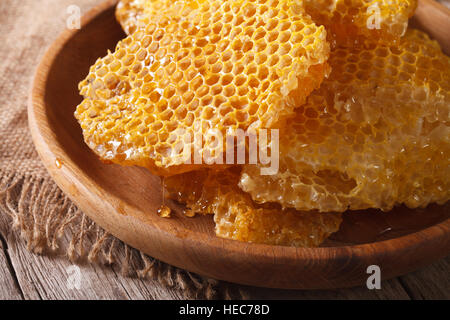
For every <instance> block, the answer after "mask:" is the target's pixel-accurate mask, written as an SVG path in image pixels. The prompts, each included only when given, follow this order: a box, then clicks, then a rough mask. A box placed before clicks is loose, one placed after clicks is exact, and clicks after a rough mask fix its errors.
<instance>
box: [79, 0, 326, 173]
mask: <svg viewBox="0 0 450 320" xmlns="http://www.w3.org/2000/svg"><path fill="white" fill-rule="evenodd" d="M194 3H196V4H197V5H194ZM175 5H176V6H177V7H176V8H177V10H174V9H173V8H172V9H171V10H169V11H170V12H171V14H167V15H165V14H164V12H165V11H164V10H162V11H161V12H160V14H159V20H158V22H153V21H152V20H149V21H148V20H147V21H146V22H145V23H143V25H144V26H145V27H143V28H140V29H138V30H137V31H135V32H134V33H133V34H132V35H131V36H129V37H128V38H126V39H125V40H123V41H121V42H119V44H118V45H117V48H116V51H115V52H113V53H108V55H107V56H106V57H104V58H102V59H99V60H98V61H97V62H96V63H95V65H94V66H92V67H91V69H90V73H89V75H88V76H87V78H86V79H85V80H84V81H82V82H81V83H80V85H79V88H80V92H81V94H82V95H83V96H84V98H85V99H84V100H83V102H82V103H81V104H80V105H79V106H78V107H77V110H76V112H75V116H76V118H77V119H78V121H79V123H80V124H81V127H82V129H83V134H84V138H85V141H86V143H87V144H88V145H89V147H90V148H91V149H93V150H94V151H95V153H96V154H97V155H98V156H99V157H100V158H101V159H103V160H106V161H110V162H114V163H118V164H122V165H139V166H144V167H147V168H149V169H150V170H152V171H153V172H154V173H157V174H160V175H171V174H176V173H180V172H184V171H189V170H192V169H193V168H198V166H194V165H191V164H186V163H193V162H195V161H194V160H195V156H198V155H200V159H201V157H202V155H204V154H205V153H204V151H208V154H209V155H212V157H213V158H214V157H215V158H219V157H220V156H221V154H215V153H214V152H215V150H216V149H215V148H216V147H217V145H218V143H217V141H214V139H212V138H211V131H213V132H214V131H216V132H219V133H221V134H222V136H226V132H228V130H233V129H242V130H246V129H249V128H251V129H258V128H271V127H275V126H279V125H280V123H281V122H282V121H283V119H285V118H287V117H288V116H292V115H293V114H294V108H295V107H297V106H299V105H301V104H303V103H304V101H305V100H306V97H307V95H308V94H309V93H310V92H311V91H312V90H313V89H315V88H317V87H319V85H320V83H321V81H322V80H323V77H324V76H325V74H327V72H328V69H329V68H328V65H327V63H326V60H327V59H328V55H329V45H328V43H327V41H326V31H325V29H324V27H317V26H316V25H315V24H314V23H313V22H312V20H311V19H310V18H309V17H308V16H305V15H302V13H301V10H300V11H299V10H297V9H298V8H297V7H296V6H291V5H290V1H287V0H283V1H264V0H260V1H250V0H245V1H244V0H240V1H238V0H227V1H218V0H217V1H212V0H210V1H192V0H191V1H189V0H183V1H180V0H179V1H176V2H174V6H175ZM175 12H176V14H175ZM145 19H148V18H147V17H146V18H144V20H145ZM198 136H200V137H199V138H198V139H197V140H196V137H198ZM200 138H201V141H200ZM213 138H214V137H213ZM196 141H197V142H196ZM198 141H200V143H198ZM194 142H195V148H194ZM225 148H226V146H225ZM186 150H188V151H191V152H188V155H190V156H191V157H190V158H189V157H187V156H186V153H185V152H184V151H186ZM192 158H194V160H192ZM197 158H198V157H197ZM215 158H214V159H213V160H215ZM189 160H191V161H189ZM197 162H199V161H197ZM200 162H202V163H204V164H205V163H208V161H207V160H203V161H200Z"/></svg>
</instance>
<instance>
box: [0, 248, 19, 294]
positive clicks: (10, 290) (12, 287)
mask: <svg viewBox="0 0 450 320" xmlns="http://www.w3.org/2000/svg"><path fill="white" fill-rule="evenodd" d="M22 299H23V296H22V292H21V290H20V287H19V285H18V284H17V283H16V280H15V278H14V270H13V269H12V268H11V266H10V265H9V261H8V259H7V248H5V247H4V245H3V243H2V241H0V300H22Z"/></svg>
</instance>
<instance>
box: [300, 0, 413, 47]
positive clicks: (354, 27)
mask: <svg viewBox="0 0 450 320" xmlns="http://www.w3.org/2000/svg"><path fill="white" fill-rule="evenodd" d="M301 2H302V4H303V6H304V9H305V11H306V12H307V13H308V14H310V15H311V17H312V18H313V20H314V21H315V22H316V23H318V24H320V25H324V26H325V27H326V29H327V31H328V39H329V41H330V42H331V44H332V45H333V46H351V47H353V46H355V45H364V44H365V43H366V42H367V40H368V41H369V42H374V41H380V42H383V43H385V44H388V43H395V42H396V41H398V40H399V39H400V37H402V36H403V35H404V34H405V32H406V30H407V27H408V19H409V18H410V17H412V16H413V14H414V11H415V10H416V7H417V0H302V1H301Z"/></svg>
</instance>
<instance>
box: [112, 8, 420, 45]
mask: <svg viewBox="0 0 450 320" xmlns="http://www.w3.org/2000/svg"><path fill="white" fill-rule="evenodd" d="M262 2H266V1H262ZM173 3H174V1H162V0H122V1H121V2H120V3H119V6H118V8H117V19H118V21H119V22H120V23H121V25H122V27H123V29H124V30H125V32H127V34H131V33H132V32H134V30H136V28H137V26H138V25H139V18H142V17H144V16H148V17H151V19H157V18H158V13H159V12H160V11H161V10H165V9H167V8H169V7H171V6H172V5H173ZM293 5H297V6H300V7H302V9H304V10H305V12H306V13H307V14H309V15H310V16H311V17H312V18H313V20H314V22H316V23H317V24H320V25H324V26H325V27H326V29H327V31H328V39H329V41H330V42H331V43H332V44H333V46H355V45H359V44H362V45H363V44H365V43H366V42H367V40H369V42H374V41H380V42H384V43H386V44H387V43H393V42H396V41H398V40H399V39H400V37H402V36H403V35H404V34H405V32H406V29H407V27H408V19H409V18H410V17H412V16H413V14H414V11H415V9H416V7H417V0H297V1H295V2H294V4H293Z"/></svg>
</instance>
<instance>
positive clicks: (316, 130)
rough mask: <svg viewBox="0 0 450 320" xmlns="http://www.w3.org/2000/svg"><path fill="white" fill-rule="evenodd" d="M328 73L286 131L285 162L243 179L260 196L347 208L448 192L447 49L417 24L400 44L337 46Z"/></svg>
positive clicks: (416, 200)
mask: <svg viewBox="0 0 450 320" xmlns="http://www.w3.org/2000/svg"><path fill="white" fill-rule="evenodd" d="M329 62H330V64H331V66H332V72H331V75H330V77H329V78H328V79H327V80H325V81H324V82H323V84H322V86H321V87H320V89H319V90H316V91H314V92H313V93H312V94H311V95H310V96H309V97H308V101H307V103H306V104H305V105H304V106H302V107H300V108H299V109H297V113H296V116H295V118H293V119H291V120H290V121H289V123H288V124H287V126H286V127H287V128H288V130H285V131H284V132H280V137H281V138H280V169H279V171H278V173H277V174H275V175H273V176H261V175H260V174H259V172H260V170H259V169H258V167H256V166H246V167H245V169H244V170H243V174H242V177H241V181H240V186H241V187H242V189H243V190H244V191H247V192H249V193H250V194H251V195H252V198H253V199H254V200H255V201H257V202H260V203H262V202H278V203H280V204H281V205H282V206H284V207H293V208H296V209H297V210H319V211H321V212H328V211H336V212H342V211H345V210H347V209H352V210H358V209H366V208H379V209H382V210H385V211H387V210H390V209H392V207H393V206H394V205H397V204H402V203H403V204H405V205H407V206H408V207H410V208H417V207H424V206H426V205H428V204H429V203H433V202H437V203H438V204H443V203H445V202H446V201H448V200H449V199H450V166H449V163H450V162H449V159H450V58H449V57H447V56H445V55H444V54H443V53H442V52H441V51H440V49H439V45H437V43H436V42H435V41H431V40H430V39H429V38H428V36H427V35H425V34H424V33H422V32H420V31H417V30H410V31H408V32H407V34H406V35H405V37H404V38H402V40H401V41H400V43H399V45H398V46H396V45H391V46H382V45H374V46H372V47H371V48H368V49H356V48H340V49H336V50H334V51H332V53H331V57H330V60H329Z"/></svg>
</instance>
